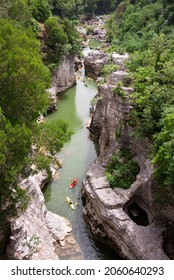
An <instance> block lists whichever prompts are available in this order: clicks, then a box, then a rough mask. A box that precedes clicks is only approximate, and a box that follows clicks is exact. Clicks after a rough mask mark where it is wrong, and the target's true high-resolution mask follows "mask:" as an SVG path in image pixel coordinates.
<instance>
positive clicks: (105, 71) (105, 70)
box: [102, 63, 118, 77]
mask: <svg viewBox="0 0 174 280" xmlns="http://www.w3.org/2000/svg"><path fill="white" fill-rule="evenodd" d="M116 70H118V66H117V65H116V64H113V63H111V64H105V65H104V67H103V69H102V75H103V76H105V77H106V76H108V75H109V74H111V73H112V72H113V71H116Z"/></svg>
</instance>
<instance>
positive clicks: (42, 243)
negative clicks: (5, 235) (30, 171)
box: [6, 172, 72, 260]
mask: <svg viewBox="0 0 174 280" xmlns="http://www.w3.org/2000/svg"><path fill="white" fill-rule="evenodd" d="M47 177H48V176H47V174H46V172H39V173H38V174H36V175H33V176H30V177H29V178H28V179H25V180H23V181H22V182H21V184H20V185H21V187H22V188H24V189H26V191H27V193H28V195H29V196H30V203H29V205H28V207H27V209H26V211H25V212H24V213H23V214H22V215H20V217H19V218H17V219H15V220H13V221H12V222H11V233H10V238H9V243H8V246H7V249H6V258H7V259H15V260H24V259H29V260H43V259H45V260H46V259H58V256H57V254H56V253H55V244H56V242H58V243H60V244H63V242H64V239H65V238H66V236H67V235H68V234H69V233H70V232H71V231H72V228H71V225H70V223H69V221H68V220H67V219H65V218H63V217H60V216H58V215H56V214H54V213H51V212H49V211H48V210H47V209H46V207H45V204H44V197H43V194H42V192H41V189H40V187H41V186H42V184H44V183H45V181H46V180H47Z"/></svg>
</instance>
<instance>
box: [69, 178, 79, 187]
mask: <svg viewBox="0 0 174 280" xmlns="http://www.w3.org/2000/svg"><path fill="white" fill-rule="evenodd" d="M76 184H77V179H74V180H73V181H72V182H71V184H70V185H69V188H70V189H72V188H74V187H75V185H76Z"/></svg>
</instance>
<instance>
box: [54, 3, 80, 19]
mask: <svg viewBox="0 0 174 280" xmlns="http://www.w3.org/2000/svg"><path fill="white" fill-rule="evenodd" d="M52 11H53V14H54V15H57V16H59V17H61V18H62V19H63V18H65V17H67V18H69V19H71V20H74V19H76V18H77V17H78V16H79V14H81V13H82V11H83V5H82V0H64V1H61V0H52Z"/></svg>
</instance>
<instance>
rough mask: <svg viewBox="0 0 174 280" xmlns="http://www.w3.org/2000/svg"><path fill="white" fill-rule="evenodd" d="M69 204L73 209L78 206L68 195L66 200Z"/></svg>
mask: <svg viewBox="0 0 174 280" xmlns="http://www.w3.org/2000/svg"><path fill="white" fill-rule="evenodd" d="M65 201H66V202H67V203H68V204H69V207H70V208H71V209H72V210H75V209H76V208H75V206H77V204H78V203H77V202H72V201H71V199H70V198H69V197H68V196H67V197H66V200H65Z"/></svg>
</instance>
